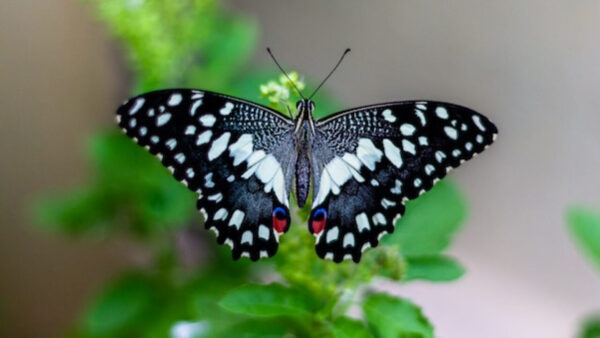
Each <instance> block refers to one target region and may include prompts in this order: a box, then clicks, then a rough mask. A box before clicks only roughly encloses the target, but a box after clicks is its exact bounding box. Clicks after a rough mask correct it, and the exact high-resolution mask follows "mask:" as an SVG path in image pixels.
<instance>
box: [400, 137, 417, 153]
mask: <svg viewBox="0 0 600 338" xmlns="http://www.w3.org/2000/svg"><path fill="white" fill-rule="evenodd" d="M402 149H404V151H406V152H407V153H411V154H413V155H416V154H417V151H416V150H415V145H414V143H412V142H410V141H409V140H402Z"/></svg>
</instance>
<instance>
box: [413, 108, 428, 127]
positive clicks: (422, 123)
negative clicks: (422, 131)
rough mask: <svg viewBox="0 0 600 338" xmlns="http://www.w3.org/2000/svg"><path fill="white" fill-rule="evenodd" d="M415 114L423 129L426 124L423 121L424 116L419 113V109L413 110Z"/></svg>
mask: <svg viewBox="0 0 600 338" xmlns="http://www.w3.org/2000/svg"><path fill="white" fill-rule="evenodd" d="M415 114H417V117H418V118H419V120H420V121H421V125H422V126H423V127H424V126H425V124H426V122H427V121H426V120H425V114H423V112H422V111H420V110H419V109H415Z"/></svg>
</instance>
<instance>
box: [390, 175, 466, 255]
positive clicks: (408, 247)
mask: <svg viewBox="0 0 600 338" xmlns="http://www.w3.org/2000/svg"><path fill="white" fill-rule="evenodd" d="M465 216H466V203H465V201H464V200H463V198H462V197H461V196H460V194H459V193H458V191H457V190H456V189H455V188H454V187H453V186H452V184H450V183H448V182H446V181H441V182H439V183H438V184H436V185H435V187H434V188H433V189H431V191H429V192H427V193H425V194H424V195H423V196H421V197H419V198H417V199H416V200H413V201H410V202H409V203H408V204H407V206H406V213H405V214H404V216H403V217H402V218H401V219H400V220H399V221H398V223H397V224H396V230H395V231H394V233H393V234H392V235H389V236H386V237H384V238H383V242H384V243H386V244H397V245H399V246H400V249H401V250H402V253H403V254H404V255H407V256H424V255H434V254H438V253H440V252H442V251H443V250H444V249H446V247H448V245H449V244H450V241H451V239H452V235H453V234H454V233H455V232H456V230H458V228H460V226H461V224H462V222H463V221H464V219H465Z"/></svg>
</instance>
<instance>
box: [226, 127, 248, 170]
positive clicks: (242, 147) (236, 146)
mask: <svg viewBox="0 0 600 338" xmlns="http://www.w3.org/2000/svg"><path fill="white" fill-rule="evenodd" d="M250 154H252V135H251V134H243V135H242V136H240V137H239V138H238V140H237V141H236V142H235V143H232V144H231V145H230V146H229V156H231V157H233V165H234V166H237V165H239V164H240V163H242V162H243V161H244V160H246V158H248V156H250Z"/></svg>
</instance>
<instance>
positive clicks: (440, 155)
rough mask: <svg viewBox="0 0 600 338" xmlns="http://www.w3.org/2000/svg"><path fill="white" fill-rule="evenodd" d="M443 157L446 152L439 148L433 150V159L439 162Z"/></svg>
mask: <svg viewBox="0 0 600 338" xmlns="http://www.w3.org/2000/svg"><path fill="white" fill-rule="evenodd" d="M445 158H446V154H445V153H444V152H443V151H441V150H438V151H436V152H435V159H436V160H437V161H438V162H439V163H442V161H443V160H444V159H445Z"/></svg>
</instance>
